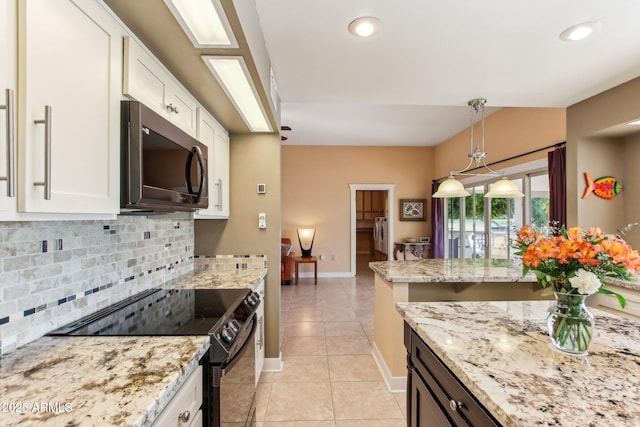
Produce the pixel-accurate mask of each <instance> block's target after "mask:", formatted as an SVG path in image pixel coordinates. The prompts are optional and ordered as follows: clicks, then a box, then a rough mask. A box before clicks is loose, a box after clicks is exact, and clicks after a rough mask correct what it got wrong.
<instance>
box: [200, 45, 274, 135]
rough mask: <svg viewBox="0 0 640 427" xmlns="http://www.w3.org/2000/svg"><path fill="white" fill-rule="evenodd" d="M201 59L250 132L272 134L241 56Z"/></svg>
mask: <svg viewBox="0 0 640 427" xmlns="http://www.w3.org/2000/svg"><path fill="white" fill-rule="evenodd" d="M202 59H203V60H204V62H205V63H206V64H207V66H208V67H209V70H210V71H211V72H212V73H213V75H214V76H215V78H216V80H218V83H220V85H221V86H222V88H223V89H224V91H225V92H226V94H227V96H228V97H229V99H230V100H231V102H233V104H234V105H235V107H236V109H237V110H238V112H239V113H240V115H241V116H242V118H243V120H244V121H245V123H246V124H247V126H249V129H251V131H252V132H272V131H273V129H272V128H271V125H270V124H269V120H268V119H267V115H266V113H265V111H264V109H263V108H262V103H261V102H260V97H259V96H258V92H257V91H256V88H255V86H254V85H253V82H252V80H251V77H250V74H249V69H248V68H247V64H246V63H245V62H244V59H243V58H242V57H241V56H211V55H203V56H202Z"/></svg>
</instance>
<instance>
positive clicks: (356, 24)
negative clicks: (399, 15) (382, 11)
mask: <svg viewBox="0 0 640 427" xmlns="http://www.w3.org/2000/svg"><path fill="white" fill-rule="evenodd" d="M381 26H382V22H380V20H379V19H378V18H375V17H373V16H362V17H360V18H357V19H354V20H353V21H351V23H349V27H348V28H349V32H350V33H351V34H353V35H354V36H357V37H369V36H371V35H373V34H374V33H375V32H376V31H378V29H379V28H380V27H381Z"/></svg>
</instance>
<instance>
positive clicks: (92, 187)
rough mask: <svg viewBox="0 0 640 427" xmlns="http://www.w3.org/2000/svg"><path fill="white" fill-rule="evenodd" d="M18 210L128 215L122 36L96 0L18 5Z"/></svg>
mask: <svg viewBox="0 0 640 427" xmlns="http://www.w3.org/2000/svg"><path fill="white" fill-rule="evenodd" d="M17 14H18V20H17V22H18V48H19V52H18V82H19V85H18V91H17V98H18V100H17V106H18V136H19V140H18V144H17V151H18V160H19V163H18V168H17V169H18V210H19V211H20V212H29V213H31V212H33V213H79V214H114V215H115V214H117V213H118V212H119V209H120V198H119V196H120V188H119V183H120V157H119V156H120V155H119V153H120V120H119V118H120V102H119V100H120V98H121V76H122V44H121V40H122V31H121V28H120V26H119V24H118V23H117V21H116V20H115V19H114V18H113V17H112V16H111V15H110V14H109V13H107V11H106V10H105V9H104V7H103V6H102V5H101V4H100V3H99V2H97V1H95V0H57V1H50V0H29V1H18V10H17Z"/></svg>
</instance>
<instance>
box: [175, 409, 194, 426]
mask: <svg viewBox="0 0 640 427" xmlns="http://www.w3.org/2000/svg"><path fill="white" fill-rule="evenodd" d="M189 418H191V412H189V410H188V409H187V410H186V411H184V412H183V413H181V414H180V415H178V419H179V420H180V421H182V422H183V423H186V422H189Z"/></svg>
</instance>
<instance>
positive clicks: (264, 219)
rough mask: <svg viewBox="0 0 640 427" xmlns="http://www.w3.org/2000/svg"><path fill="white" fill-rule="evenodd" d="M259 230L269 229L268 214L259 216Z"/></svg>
mask: <svg viewBox="0 0 640 427" xmlns="http://www.w3.org/2000/svg"><path fill="white" fill-rule="evenodd" d="M258 228H267V214H266V213H264V212H260V213H259V214H258Z"/></svg>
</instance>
